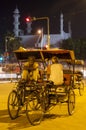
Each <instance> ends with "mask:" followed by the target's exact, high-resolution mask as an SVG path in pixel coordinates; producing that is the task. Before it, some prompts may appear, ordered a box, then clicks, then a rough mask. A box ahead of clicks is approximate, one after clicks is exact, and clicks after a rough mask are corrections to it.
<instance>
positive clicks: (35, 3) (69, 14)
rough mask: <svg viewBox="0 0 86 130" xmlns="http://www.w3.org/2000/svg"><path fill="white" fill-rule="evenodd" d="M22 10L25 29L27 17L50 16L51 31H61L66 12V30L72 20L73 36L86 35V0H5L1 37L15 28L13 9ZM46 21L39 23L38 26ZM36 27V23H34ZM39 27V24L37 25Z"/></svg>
mask: <svg viewBox="0 0 86 130" xmlns="http://www.w3.org/2000/svg"><path fill="white" fill-rule="evenodd" d="M16 6H17V7H18V9H19V11H20V15H21V17H20V20H21V28H23V29H25V17H27V16H35V17H43V16H47V17H49V18H50V33H59V23H60V21H59V20H60V13H61V12H62V13H63V14H64V31H65V32H68V21H71V28H72V36H73V37H74V38H82V37H83V38H84V37H86V0H3V1H1V4H0V37H1V36H2V35H5V34H6V32H7V31H12V29H13V11H14V10H15V8H16ZM42 24H44V22H39V23H37V25H38V26H44V25H42ZM33 27H34V25H33ZM36 27H37V26H36Z"/></svg>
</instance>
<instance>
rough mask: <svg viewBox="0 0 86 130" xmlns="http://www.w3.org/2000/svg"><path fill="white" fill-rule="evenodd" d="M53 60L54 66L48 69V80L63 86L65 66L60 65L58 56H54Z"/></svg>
mask: <svg viewBox="0 0 86 130" xmlns="http://www.w3.org/2000/svg"><path fill="white" fill-rule="evenodd" d="M51 60H52V64H51V65H49V66H48V67H47V75H48V80H49V81H53V83H54V85H61V84H63V82H64V79H63V66H62V64H59V63H58V58H57V57H56V56H53V57H52V59H51Z"/></svg>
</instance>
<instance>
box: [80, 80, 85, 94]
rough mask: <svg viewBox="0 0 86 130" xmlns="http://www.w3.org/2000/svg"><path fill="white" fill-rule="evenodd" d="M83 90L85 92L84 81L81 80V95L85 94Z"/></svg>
mask: <svg viewBox="0 0 86 130" xmlns="http://www.w3.org/2000/svg"><path fill="white" fill-rule="evenodd" d="M83 92H84V83H83V82H81V83H80V86H79V94H80V96H82V95H83Z"/></svg>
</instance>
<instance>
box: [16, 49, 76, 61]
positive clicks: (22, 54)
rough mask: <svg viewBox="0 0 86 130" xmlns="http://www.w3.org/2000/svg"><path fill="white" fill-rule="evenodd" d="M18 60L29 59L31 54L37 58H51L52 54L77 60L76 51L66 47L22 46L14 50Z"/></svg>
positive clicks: (60, 57)
mask: <svg viewBox="0 0 86 130" xmlns="http://www.w3.org/2000/svg"><path fill="white" fill-rule="evenodd" d="M14 53H15V55H16V57H17V59H18V60H27V59H28V57H29V56H35V58H36V59H42V60H44V59H45V58H51V57H52V56H57V57H58V58H59V59H70V60H75V55H74V51H72V50H65V49H58V48H55V49H51V48H50V49H47V50H43V49H25V48H23V47H20V48H19V49H18V50H15V51H14Z"/></svg>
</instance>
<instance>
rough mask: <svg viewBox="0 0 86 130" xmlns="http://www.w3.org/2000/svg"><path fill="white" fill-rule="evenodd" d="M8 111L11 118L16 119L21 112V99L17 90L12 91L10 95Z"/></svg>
mask: <svg viewBox="0 0 86 130" xmlns="http://www.w3.org/2000/svg"><path fill="white" fill-rule="evenodd" d="M7 105H8V113H9V116H10V118H11V119H16V118H17V117H18V113H19V100H18V95H17V92H16V91H15V90H13V91H12V92H10V94H9V96H8V104H7Z"/></svg>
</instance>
